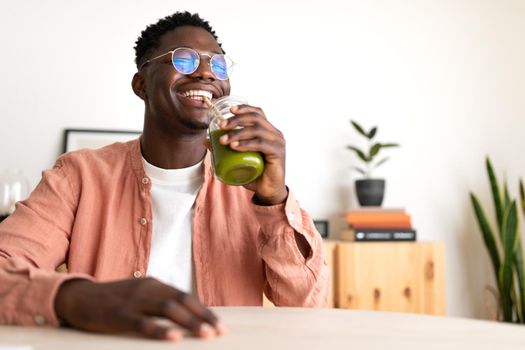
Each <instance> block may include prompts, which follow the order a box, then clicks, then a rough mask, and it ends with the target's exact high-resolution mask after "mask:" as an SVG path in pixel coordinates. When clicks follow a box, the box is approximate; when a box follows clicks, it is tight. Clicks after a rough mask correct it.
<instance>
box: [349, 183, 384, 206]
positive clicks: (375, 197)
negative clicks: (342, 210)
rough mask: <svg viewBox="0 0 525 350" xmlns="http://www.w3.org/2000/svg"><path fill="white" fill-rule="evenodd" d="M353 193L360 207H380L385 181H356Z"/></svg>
mask: <svg viewBox="0 0 525 350" xmlns="http://www.w3.org/2000/svg"><path fill="white" fill-rule="evenodd" d="M355 191H356V193H357V199H358V201H359V204H360V205H361V206H381V203H383V196H384V194H385V180H383V179H361V180H356V182H355Z"/></svg>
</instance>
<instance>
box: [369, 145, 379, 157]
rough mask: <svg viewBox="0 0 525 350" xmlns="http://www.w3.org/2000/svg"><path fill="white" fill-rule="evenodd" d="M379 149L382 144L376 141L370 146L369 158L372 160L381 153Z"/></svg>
mask: <svg viewBox="0 0 525 350" xmlns="http://www.w3.org/2000/svg"><path fill="white" fill-rule="evenodd" d="M379 150H381V144H380V143H376V144H374V145H372V147H370V153H369V154H368V159H370V160H372V159H374V157H375V156H376V155H377V154H378V153H379Z"/></svg>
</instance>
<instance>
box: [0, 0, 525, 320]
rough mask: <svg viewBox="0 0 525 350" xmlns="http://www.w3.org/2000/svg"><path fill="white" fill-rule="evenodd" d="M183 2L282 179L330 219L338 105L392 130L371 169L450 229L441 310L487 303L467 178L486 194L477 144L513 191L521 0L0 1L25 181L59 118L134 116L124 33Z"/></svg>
mask: <svg viewBox="0 0 525 350" xmlns="http://www.w3.org/2000/svg"><path fill="white" fill-rule="evenodd" d="M182 9H189V10H192V11H197V12H200V13H201V14H202V15H203V16H204V17H205V18H207V19H209V20H210V22H211V23H212V25H213V26H214V27H215V29H216V30H217V33H218V34H219V36H220V38H221V39H222V41H223V43H224V47H225V49H226V50H227V51H228V53H229V54H230V55H231V56H232V57H234V59H235V61H236V62H238V66H237V69H236V71H235V75H234V77H233V78H232V84H233V91H232V93H235V94H239V95H242V96H245V97H246V98H248V99H249V100H250V102H252V103H254V104H257V105H260V106H261V107H263V108H264V109H265V111H266V113H267V115H268V117H269V118H270V119H271V120H272V121H273V122H274V124H275V125H276V126H278V127H279V128H280V129H281V130H282V131H283V132H284V133H285V135H286V136H287V146H288V159H287V162H288V183H289V184H290V185H291V187H292V188H293V190H294V192H295V193H296V195H297V196H298V197H299V199H300V200H301V204H302V206H303V207H305V208H306V209H308V210H309V211H310V212H311V214H312V215H313V216H314V217H316V218H330V221H331V225H332V229H333V230H332V233H335V232H336V231H337V229H338V228H340V227H341V220H340V217H341V215H342V213H344V212H345V211H346V210H347V209H348V208H350V207H351V206H352V205H355V200H354V194H353V190H352V181H353V179H354V178H355V174H352V173H351V171H350V167H351V165H352V164H355V160H356V159H355V158H354V157H353V155H351V154H350V153H349V151H347V150H345V145H346V144H348V143H350V142H358V140H357V139H356V135H355V134H354V133H353V131H352V130H351V128H350V125H349V123H348V120H349V119H350V118H355V119H357V120H359V121H361V122H362V123H363V124H365V125H366V126H371V125H376V124H377V125H379V126H380V133H379V137H380V139H382V140H383V141H399V142H401V143H402V148H400V149H397V150H393V151H391V152H390V154H391V155H392V159H391V161H390V163H387V164H386V165H385V166H384V167H383V169H382V170H381V171H380V172H379V173H378V175H380V176H383V177H385V178H386V179H387V181H388V185H387V186H388V189H387V197H386V200H385V206H395V207H399V206H402V207H406V208H407V209H408V211H409V212H410V213H411V214H412V216H413V221H414V225H415V227H416V228H417V230H418V234H419V237H420V239H421V240H438V241H444V242H445V243H446V249H447V251H446V252H447V297H448V311H449V314H450V315H454V316H466V317H486V316H487V313H486V311H485V308H484V305H483V301H482V289H483V287H484V285H485V284H487V283H492V272H491V270H490V265H489V263H488V256H487V254H486V252H485V250H484V246H483V243H482V242H481V240H480V237H479V233H478V231H477V227H476V226H475V221H474V218H473V215H472V210H471V208H470V204H469V200H468V193H469V191H470V190H472V191H475V192H476V193H478V194H479V195H480V196H481V199H482V200H483V201H484V202H486V203H489V192H488V184H487V180H486V177H485V172H484V166H483V158H484V156H485V155H486V154H490V156H491V157H492V158H493V161H494V163H495V165H496V167H497V168H498V169H499V170H500V171H502V170H503V169H506V174H507V176H508V178H509V180H510V181H511V190H512V192H513V193H516V191H515V190H516V187H517V176H518V175H520V174H521V175H524V176H525V157H522V156H521V152H520V151H521V150H523V149H525V147H524V146H525V138H523V137H522V133H523V132H524V131H525V128H524V126H525V125H524V124H525V118H523V114H524V112H525V97H524V96H525V83H524V82H525V68H524V67H525V65H524V62H525V45H524V43H525V1H521V0H514V1H512V0H441V1H440V0H434V1H431V0H426V1H420V0H397V1H387V0H384V1H379V0H376V1H359V0H352V1H340V0H323V1H304V0H303V1H300V0H294V1H283V0H266V1H253V2H248V1H241V0H236V1H225V0H223V1H220V2H218V1H211V0H201V1H195V0H193V1H188V0H186V1H176V2H174V1H160V0H158V1H148V2H146V1H142V0H140V1H139V0H134V1H130V0H127V1H124V0H122V1H118V0H111V1H66V0H62V1H59V0H54V1H52V0H49V1H38V0H18V1H16V2H14V1H6V0H2V2H1V4H0V42H1V46H2V54H1V56H0V79H1V80H0V96H1V98H0V102H1V103H0V118H1V120H2V122H1V124H0V125H1V128H0V142H1V143H0V167H2V168H20V169H22V170H23V172H24V173H25V174H26V176H27V177H28V178H29V179H30V180H31V183H32V185H35V184H36V182H37V181H38V178H39V176H40V171H41V170H42V169H44V168H48V167H50V166H51V165H52V164H53V161H54V159H55V158H56V156H57V155H58V153H59V150H60V147H61V142H62V130H63V129H64V128H66V127H79V128H81V127H84V128H87V127H89V128H107V129H116V128H117V129H140V128H141V126H142V112H143V107H142V104H141V102H140V100H139V99H138V98H136V97H135V96H134V95H133V93H132V91H131V88H130V80H131V77H132V74H133V73H134V71H135V69H134V65H133V57H134V56H133V54H134V53H133V46H134V41H135V39H136V37H137V36H138V34H139V33H140V31H141V30H142V29H143V28H144V27H145V25H147V24H149V23H152V22H155V21H156V20H157V19H158V18H160V17H163V16H165V15H168V14H170V13H172V12H173V11H175V10H182ZM278 57H282V58H280V59H278ZM320 60H324V61H325V62H326V64H324V65H322V66H321V65H319V63H318V62H319V61H320ZM487 208H488V209H490V210H491V209H492V207H491V206H490V205H488V204H487Z"/></svg>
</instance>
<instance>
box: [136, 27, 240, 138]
mask: <svg viewBox="0 0 525 350" xmlns="http://www.w3.org/2000/svg"><path fill="white" fill-rule="evenodd" d="M178 47H188V48H192V49H194V50H196V51H197V52H199V53H204V54H209V55H213V54H216V53H222V50H221V49H220V47H219V45H218V43H217V41H216V40H215V39H214V38H213V36H212V35H211V34H210V33H208V32H207V31H206V30H204V29H202V28H200V27H192V26H184V27H179V28H176V29H174V30H172V31H170V32H167V33H166V34H164V35H163V36H162V37H161V40H160V45H159V47H158V48H157V49H155V51H154V52H152V53H151V55H150V56H149V57H150V58H152V57H156V56H158V55H162V54H164V53H166V52H168V51H171V50H173V49H175V48H178ZM141 73H142V74H143V75H144V79H145V89H146V99H145V102H146V111H147V113H146V117H147V118H155V124H156V125H158V126H159V127H162V128H168V130H173V128H175V129H174V131H175V130H176V131H177V132H182V133H186V132H189V133H195V132H198V133H202V131H203V130H205V129H206V128H207V127H208V124H209V118H208V110H209V109H208V107H207V106H206V104H205V103H204V101H203V100H202V99H201V100H198V99H195V98H192V96H191V95H194V94H195V93H197V95H198V94H199V93H198V91H207V92H208V93H211V94H212V96H213V98H212V100H214V99H217V98H219V97H222V96H225V95H229V94H230V82H229V80H218V79H216V78H215V76H214V75H213V73H212V71H211V67H210V65H209V57H207V56H201V57H200V65H199V67H198V69H197V70H196V71H195V72H193V73H192V74H188V75H184V74H182V73H179V72H178V71H177V70H176V69H175V68H174V67H173V64H172V63H171V55H170V54H168V55H165V56H163V57H161V58H159V59H156V60H153V61H151V62H149V63H148V64H147V65H146V66H145V67H144V68H143V69H142V72H141ZM189 91H192V94H190V93H188V92H189Z"/></svg>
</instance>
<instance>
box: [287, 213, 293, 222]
mask: <svg viewBox="0 0 525 350" xmlns="http://www.w3.org/2000/svg"><path fill="white" fill-rule="evenodd" d="M288 219H289V220H290V222H292V223H293V219H294V215H293V213H290V215H288Z"/></svg>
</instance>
